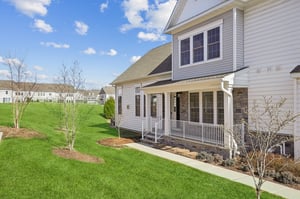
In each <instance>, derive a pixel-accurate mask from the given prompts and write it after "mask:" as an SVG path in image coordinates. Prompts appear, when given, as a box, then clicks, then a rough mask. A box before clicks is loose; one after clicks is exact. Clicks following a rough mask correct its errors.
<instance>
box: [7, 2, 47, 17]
mask: <svg viewBox="0 0 300 199" xmlns="http://www.w3.org/2000/svg"><path fill="white" fill-rule="evenodd" d="M8 1H9V2H10V3H11V4H12V5H14V6H15V8H16V9H17V10H18V11H20V12H21V13H23V14H25V15H27V16H29V17H34V16H35V15H40V16H45V15H46V14H47V12H48V10H47V6H49V5H50V4H51V0H8Z"/></svg>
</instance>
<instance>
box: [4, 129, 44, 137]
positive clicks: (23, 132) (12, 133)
mask: <svg viewBox="0 0 300 199" xmlns="http://www.w3.org/2000/svg"><path fill="white" fill-rule="evenodd" d="M0 132H3V139H5V138H11V137H18V138H25V139H30V138H44V137H45V135H43V134H41V133H39V132H36V131H33V130H30V129H25V128H19V129H17V128H11V127H6V126H0Z"/></svg>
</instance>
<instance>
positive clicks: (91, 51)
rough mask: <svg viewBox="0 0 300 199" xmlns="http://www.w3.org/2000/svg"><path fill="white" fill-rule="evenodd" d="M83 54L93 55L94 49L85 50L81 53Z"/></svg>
mask: <svg viewBox="0 0 300 199" xmlns="http://www.w3.org/2000/svg"><path fill="white" fill-rule="evenodd" d="M83 53H84V54H87V55H93V54H96V51H95V49H94V48H87V49H85V50H84V51H83Z"/></svg>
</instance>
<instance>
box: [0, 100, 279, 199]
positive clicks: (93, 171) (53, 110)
mask: <svg viewBox="0 0 300 199" xmlns="http://www.w3.org/2000/svg"><path fill="white" fill-rule="evenodd" d="M58 108H59V106H58V105H57V104H43V103H32V104H31V105H30V106H29V107H28V109H27V110H26V113H25V115H24V118H23V121H22V122H21V127H26V128H29V129H34V130H36V131H38V132H41V133H43V134H45V135H46V138H34V139H21V138H10V139H5V140H3V141H2V142H1V143H0V198H1V199H6V198H9V199H10V198H43V199H45V198H130V199H132V198H139V199H140V198H151V199H154V198H172V199H174V198H188V199H191V198H255V191H254V189H253V188H250V187H247V186H244V185H241V184H238V183H234V182H231V181H229V180H226V179H223V178H220V177H217V176H213V175H209V174H206V173H204V172H201V171H198V170H195V169H192V168H189V167H186V166H183V165H180V164H177V163H175V162H171V161H167V160H164V159H161V158H158V157H155V156H151V155H148V154H145V153H142V152H139V151H136V150H133V149H130V148H124V149H114V148H110V147H105V146H101V145H98V144H96V142H97V140H99V139H102V138H106V137H115V136H117V133H116V131H115V129H111V128H110V127H109V125H108V124H107V122H106V120H105V119H104V118H102V116H101V113H102V107H100V106H95V105H82V106H81V107H80V112H81V117H80V118H81V120H80V122H79V131H78V134H77V139H76V143H75V148H76V150H77V151H80V152H83V153H87V154H90V155H94V156H97V157H101V158H102V159H104V160H105V163H104V164H92V163H84V162H79V161H75V160H68V159H63V158H60V157H57V156H55V155H53V154H52V149H53V148H54V147H61V146H64V145H65V140H64V136H63V134H62V133H60V132H59V131H58V130H57V129H58V128H59V126H60V121H61V120H60V118H61V117H60V113H59V109H58ZM0 125H12V122H11V114H10V105H8V104H0ZM207 166H209V164H208V165H207ZM262 198H276V196H274V195H271V194H268V193H263V195H262Z"/></svg>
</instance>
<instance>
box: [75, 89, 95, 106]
mask: <svg viewBox="0 0 300 199" xmlns="http://www.w3.org/2000/svg"><path fill="white" fill-rule="evenodd" d="M79 93H80V94H81V98H82V99H81V101H82V102H84V103H87V104H99V103H100V95H99V90H80V91H79Z"/></svg>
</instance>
